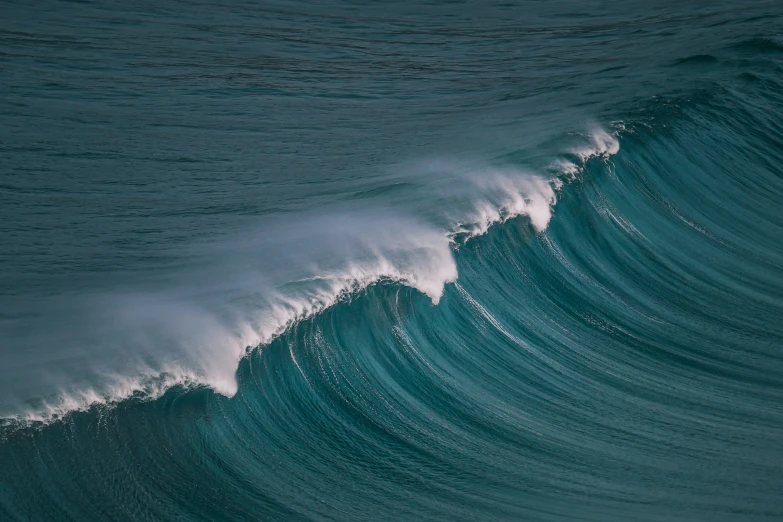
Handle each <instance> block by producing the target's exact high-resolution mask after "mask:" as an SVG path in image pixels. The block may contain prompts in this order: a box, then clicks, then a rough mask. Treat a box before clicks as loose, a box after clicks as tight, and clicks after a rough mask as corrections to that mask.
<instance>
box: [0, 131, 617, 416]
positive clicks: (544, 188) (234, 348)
mask: <svg viewBox="0 0 783 522" xmlns="http://www.w3.org/2000/svg"><path fill="white" fill-rule="evenodd" d="M587 138H588V139H587V144H585V145H583V146H581V147H577V148H575V149H573V150H571V151H570V155H571V156H572V157H573V159H574V161H570V160H558V162H559V163H558V162H556V165H557V168H556V171H555V175H553V176H550V177H544V176H541V175H537V174H532V173H530V172H527V171H524V170H520V169H517V168H497V167H495V168H484V169H477V170H473V171H471V172H470V176H469V178H468V179H465V180H463V181H464V182H465V183H464V184H463V187H464V189H465V190H468V191H469V193H470V194H471V195H472V203H471V204H470V205H469V208H468V210H467V211H466V212H465V217H463V218H462V219H459V220H458V221H457V222H456V223H455V224H453V225H451V226H450V228H448V230H447V231H444V230H442V229H438V227H433V226H430V225H427V224H425V223H422V222H420V221H417V220H412V219H410V218H401V217H399V216H393V215H385V214H377V213H366V212H362V213H359V214H358V215H335V216H329V217H324V216H320V215H319V216H310V217H307V216H304V217H303V218H301V220H300V221H298V222H296V223H277V224H276V225H274V228H273V230H272V231H271V232H270V231H269V230H267V231H265V233H263V234H260V235H253V234H248V236H246V237H243V238H242V240H241V243H240V244H229V245H226V244H220V245H219V246H220V248H219V255H220V260H219V261H218V262H213V263H215V264H224V265H226V266H225V267H224V269H225V270H226V271H227V274H225V275H224V276H222V277H225V280H223V279H221V276H220V274H218V275H216V274H213V273H210V274H202V275H201V276H200V277H199V280H198V283H195V284H194V281H192V280H189V281H185V282H184V285H185V286H188V287H191V286H197V287H199V288H206V290H205V291H206V295H204V294H203V293H202V294H198V296H197V297H198V299H199V300H204V299H206V301H208V302H207V303H200V304H199V305H198V306H195V305H193V304H192V302H191V301H192V300H193V296H181V295H177V296H175V297H174V298H172V297H171V296H161V295H155V294H152V295H143V296H138V295H136V296H133V295H121V296H115V297H114V301H115V302H114V303H113V304H112V306H109V307H107V308H111V309H119V310H124V312H125V315H124V316H122V317H119V318H113V319H112V321H109V322H114V323H123V324H124V325H125V329H126V330H127V331H128V332H130V333H127V334H125V335H126V337H128V338H129V339H131V340H132V342H131V344H130V346H129V347H126V351H127V352H132V353H134V354H144V353H151V352H153V351H157V350H158V349H159V346H160V345H161V344H164V345H167V346H174V348H172V353H174V354H176V355H175V356H174V360H173V361H166V360H163V361H159V362H158V363H157V364H153V365H149V364H146V363H145V364H140V365H137V366H135V368H134V369H133V370H132V373H134V374H135V375H136V377H128V376H127V373H128V370H127V369H122V368H121V369H118V370H115V371H109V372H101V374H100V375H101V380H102V382H103V383H104V384H103V385H102V386H100V387H85V388H81V389H76V390H61V391H60V392H59V393H58V394H57V395H56V397H55V398H50V399H47V400H44V401H39V402H38V403H36V404H35V405H34V406H28V407H25V408H23V409H22V411H20V412H17V413H13V414H10V415H9V414H6V415H5V417H4V419H5V420H4V422H6V423H8V422H12V423H21V424H34V423H48V422H51V421H53V420H57V419H59V418H62V417H63V416H64V415H67V414H68V413H69V412H72V411H84V410H87V409H89V408H91V407H93V406H99V405H111V404H114V403H117V402H120V401H123V400H126V399H129V398H133V397H135V398H139V399H154V398H157V397H159V396H160V395H162V394H163V393H164V392H165V391H166V390H167V389H169V388H171V387H173V386H184V387H198V386H206V387H209V388H211V389H213V390H214V391H216V392H217V393H220V394H223V395H225V396H229V397H230V396H233V395H234V394H235V393H236V391H237V382H236V377H235V372H236V368H237V364H238V362H239V360H240V359H241V358H242V357H243V356H245V355H246V354H247V353H248V352H249V351H250V350H253V349H255V348H257V347H261V346H264V345H266V344H268V343H270V342H271V341H273V340H274V339H275V338H276V337H278V336H279V335H281V334H282V333H284V332H285V331H286V330H288V329H289V328H291V327H292V326H293V325H295V324H296V323H297V322H299V321H302V320H306V319H308V318H311V317H313V316H315V315H317V314H319V313H321V312H323V311H324V310H326V309H328V308H330V307H332V306H334V305H335V304H336V303H338V302H340V301H343V300H345V299H349V298H351V297H352V296H354V295H356V294H357V293H360V292H362V291H363V290H365V289H366V288H367V287H369V286H371V285H373V284H375V283H377V282H379V281H384V280H386V281H392V282H396V283H399V284H402V285H406V286H409V287H412V288H415V289H417V290H419V291H420V292H422V293H423V294H425V295H427V296H428V297H429V298H430V300H431V301H432V303H433V304H434V305H437V304H438V303H439V301H440V298H441V297H442V295H443V291H444V287H445V285H446V284H449V283H453V282H455V281H456V280H457V277H458V274H457V266H456V263H455V260H454V256H453V249H454V248H457V247H458V246H459V244H462V243H464V242H466V241H469V240H470V239H471V238H474V237H477V236H480V235H482V234H485V233H486V232H487V231H488V230H489V229H490V228H491V227H492V226H493V225H495V224H498V223H503V222H505V221H508V220H509V219H512V218H515V217H518V216H527V217H528V219H529V220H530V223H531V225H532V226H533V228H534V229H535V230H536V231H537V232H542V231H544V230H545V229H546V228H547V226H548V225H549V221H550V220H551V218H552V209H553V207H554V205H555V204H556V202H557V193H558V191H559V190H560V189H561V188H562V186H563V180H562V179H561V177H562V176H566V177H571V178H573V176H574V173H575V172H577V171H579V170H581V169H583V168H584V166H585V164H586V162H588V161H589V160H591V159H593V158H598V157H603V158H608V157H609V156H611V155H613V154H615V153H617V152H618V150H619V142H618V141H617V139H616V138H615V137H614V136H613V135H611V134H609V133H608V132H606V131H604V130H602V129H597V130H595V131H593V132H592V133H591V134H590V135H589V136H588V137H587ZM226 251H231V252H232V256H231V258H232V259H242V260H257V261H258V262H259V263H261V265H260V266H259V267H256V268H257V270H258V271H260V274H259V273H258V272H256V271H253V270H250V271H248V269H247V267H245V266H244V265H242V267H241V268H238V267H236V266H234V265H233V264H232V262H230V261H227V260H226V256H225V252H226ZM270 252H274V253H275V256H277V257H282V258H285V260H286V263H285V266H286V267H288V268H290V271H289V272H286V273H285V274H284V276H283V277H284V278H283V279H279V278H278V279H274V278H271V279H270V274H272V275H274V274H273V272H275V270H276V267H274V266H266V265H265V264H264V262H265V261H264V260H265V259H268V258H269V253H270ZM216 255H217V253H216ZM335 256H337V257H338V258H339V259H342V260H343V261H342V262H339V263H337V264H335V262H334V258H335ZM278 266H279V265H278ZM228 272H231V275H228ZM215 278H217V279H218V280H219V282H218V283H209V281H210V279H215ZM210 285H212V286H210ZM227 295H234V296H238V298H237V300H238V301H240V302H241V303H242V304H241V305H236V304H228V305H227V304H226V303H223V302H221V300H224V299H225V298H226V296H227ZM210 300H211V301H214V302H212V303H210V302H209V301H210ZM138 332H153V333H146V334H139V333H138ZM96 342H99V341H96Z"/></svg>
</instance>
